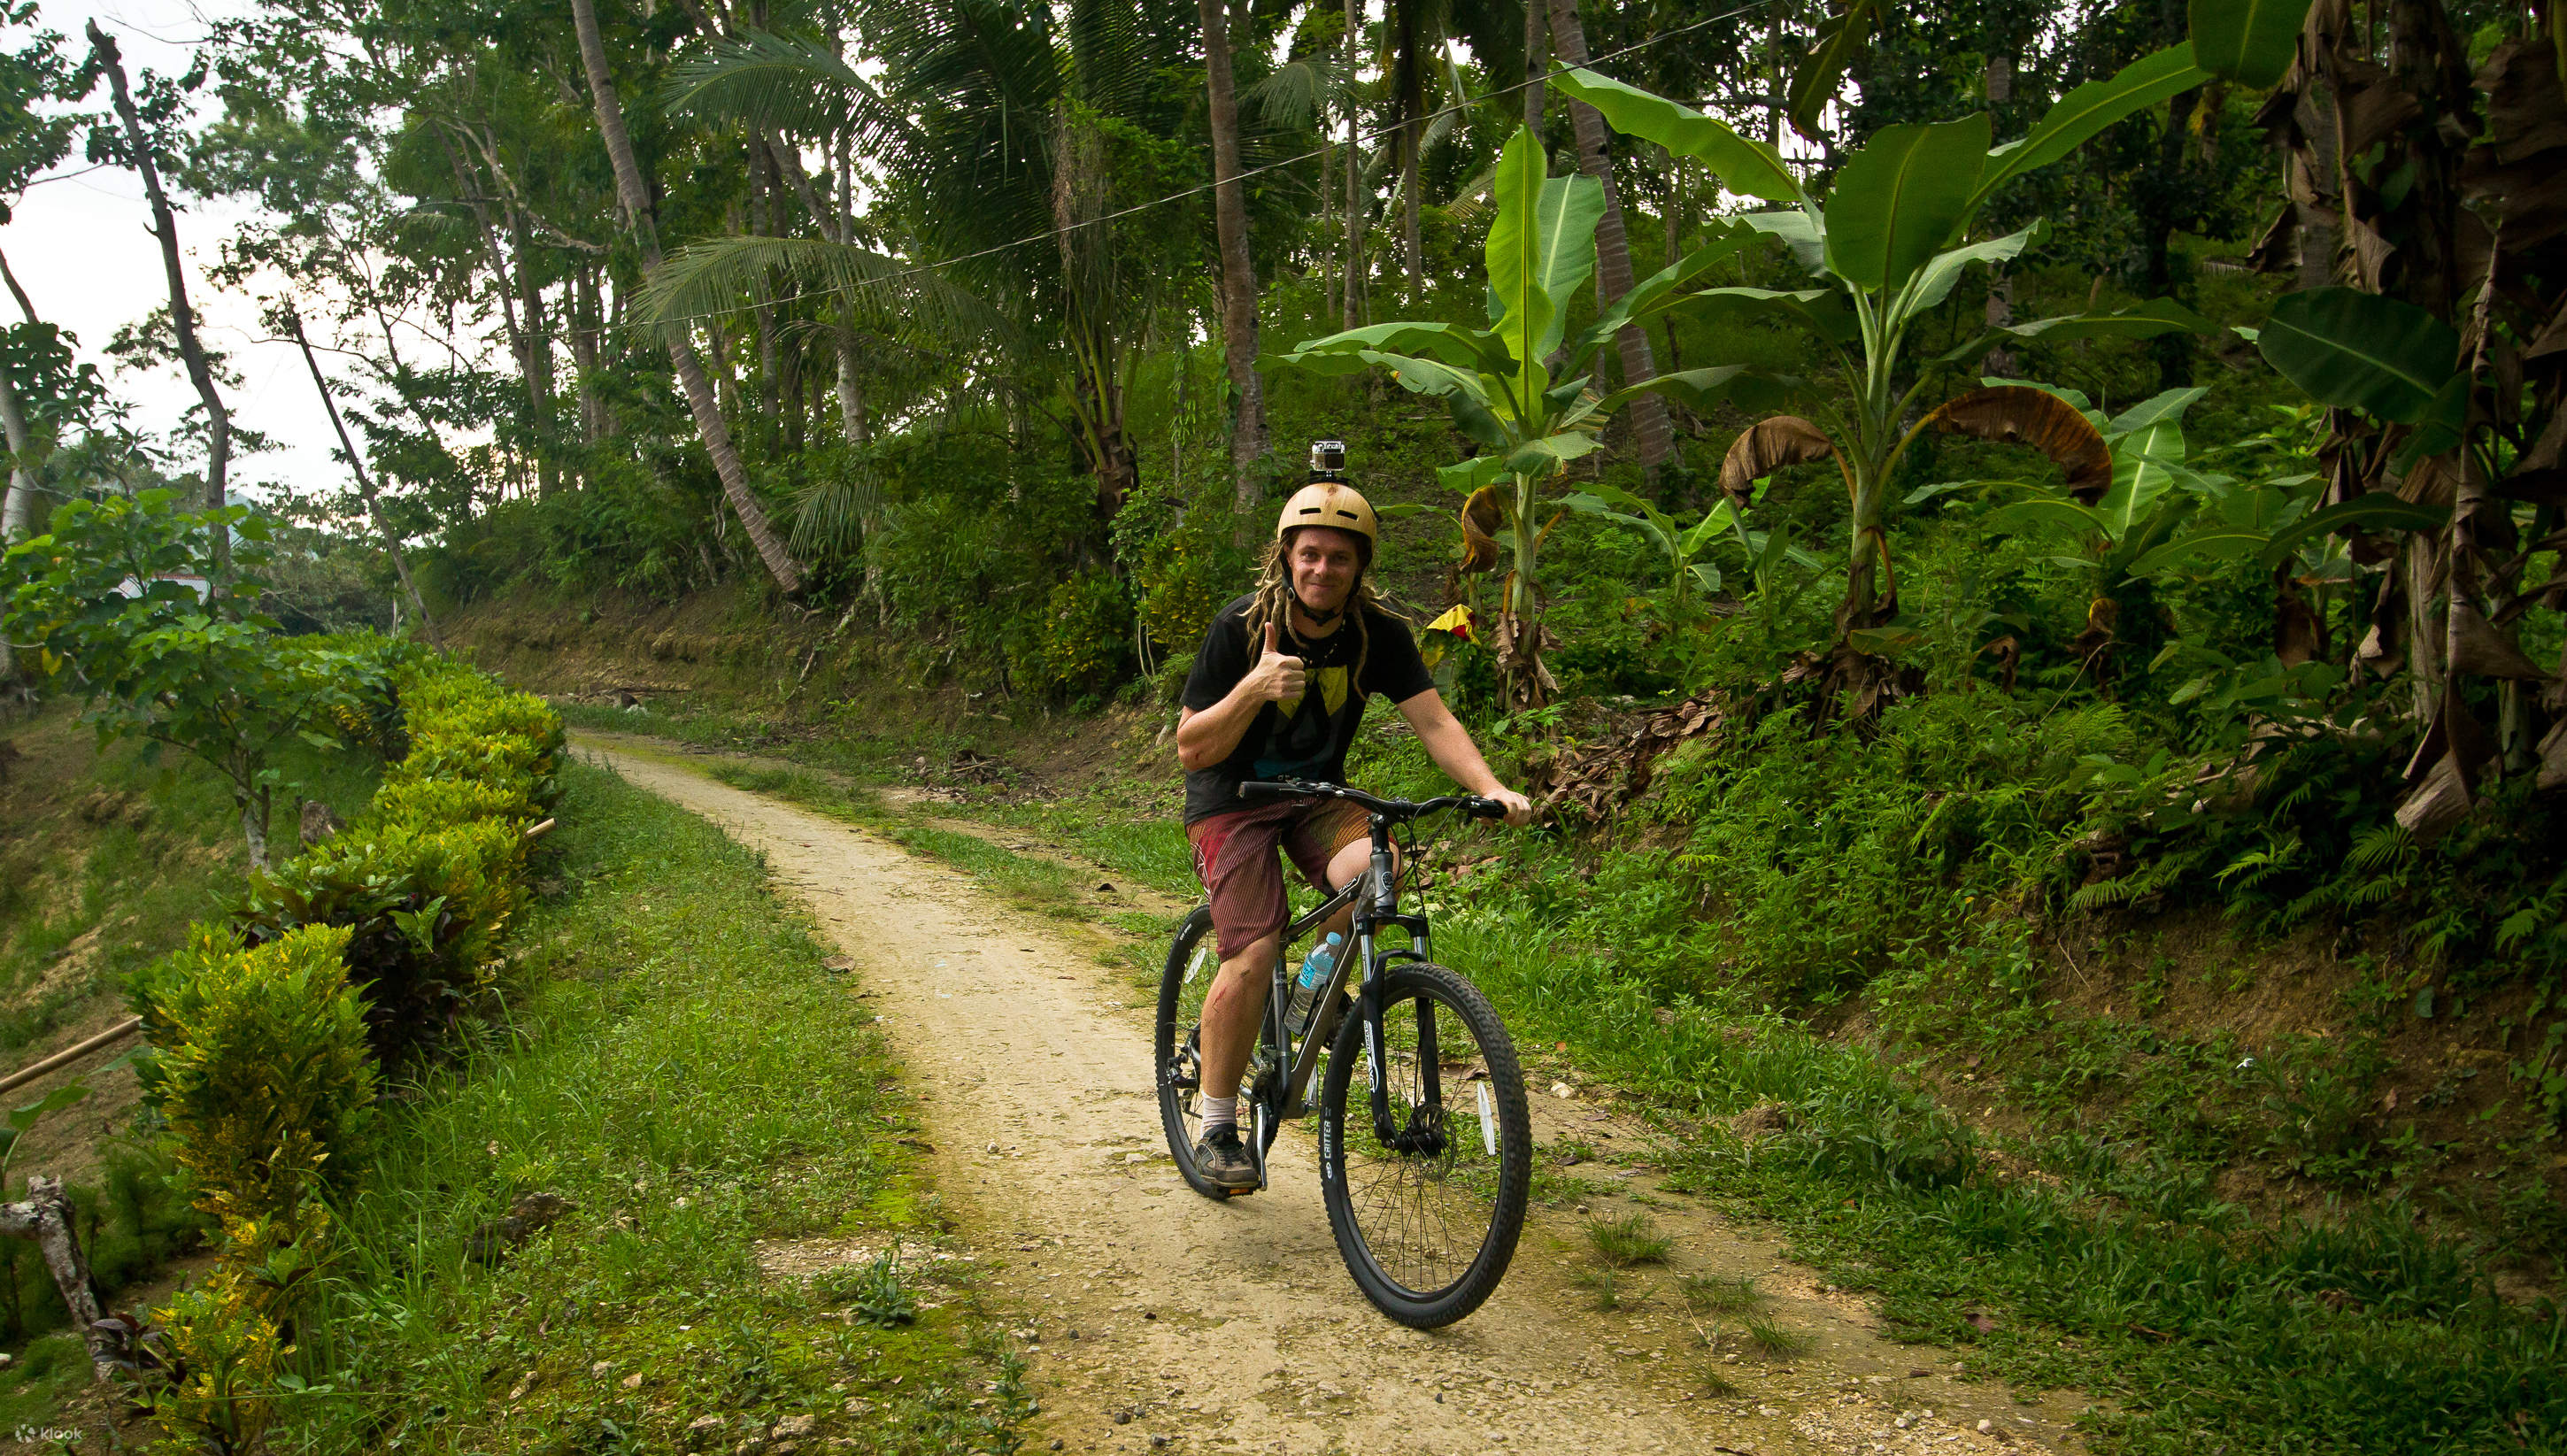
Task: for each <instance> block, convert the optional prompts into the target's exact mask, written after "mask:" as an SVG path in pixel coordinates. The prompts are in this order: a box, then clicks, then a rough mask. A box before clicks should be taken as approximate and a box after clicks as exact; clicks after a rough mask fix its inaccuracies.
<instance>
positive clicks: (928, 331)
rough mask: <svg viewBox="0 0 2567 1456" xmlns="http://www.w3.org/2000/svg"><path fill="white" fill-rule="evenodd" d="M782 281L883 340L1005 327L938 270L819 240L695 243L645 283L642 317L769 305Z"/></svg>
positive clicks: (958, 335)
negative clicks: (819, 294)
mask: <svg viewBox="0 0 2567 1456" xmlns="http://www.w3.org/2000/svg"><path fill="white" fill-rule="evenodd" d="M779 279H783V280H789V281H790V282H791V283H792V284H793V287H792V288H791V289H790V290H788V291H790V292H795V293H808V292H811V291H814V290H819V291H825V292H827V293H829V294H831V295H833V296H834V297H835V298H836V299H837V300H838V302H839V304H840V305H841V306H842V307H843V308H845V309H846V310H847V314H848V322H850V323H857V324H862V325H865V326H867V327H870V328H874V329H878V330H880V331H882V332H884V333H902V334H906V333H913V332H914V333H915V334H917V335H918V336H920V337H924V338H929V339H935V340H941V341H946V342H960V341H965V340H970V339H974V338H979V337H982V336H984V335H988V334H991V333H994V332H998V331H999V330H1002V329H1003V328H1004V327H1005V325H1004V324H1003V322H1002V321H1001V319H1000V317H999V315H998V311H997V310H995V309H993V308H991V307H990V306H989V304H987V303H986V302H984V301H983V300H982V299H981V298H980V297H979V296H978V295H976V294H973V293H971V292H969V291H967V290H965V289H962V288H958V287H956V286H955V285H954V284H953V283H951V282H949V281H947V280H946V279H945V278H944V277H943V276H942V275H941V273H940V272H939V271H938V270H935V269H922V268H920V267H919V266H918V265H916V264H914V263H910V262H907V261H904V260H903V259H900V258H895V257H891V256H889V255H887V254H884V253H878V252H875V251H874V250H873V249H871V248H865V247H857V246H853V245H851V244H846V243H833V242H829V241H826V240H824V239H821V238H815V237H722V238H710V239H707V240H706V241H703V242H697V243H690V244H688V245H687V246H685V247H683V248H680V249H679V250H678V251H677V252H676V253H675V254H673V255H671V256H670V258H669V260H668V262H667V263H665V264H664V265H662V267H661V269H660V271H659V272H657V273H654V274H652V275H651V277H650V278H649V280H648V281H646V282H645V283H644V284H643V287H642V299H641V304H642V316H643V318H644V319H646V320H648V321H650V322H652V323H663V324H665V323H675V322H678V321H680V320H684V319H690V318H699V317H703V316H705V315H709V314H721V313H729V312H733V311H735V310H737V309H741V308H744V307H747V306H749V305H751V304H756V303H764V302H770V301H772V300H773V299H774V298H775V297H776V291H775V286H774V285H775V282H776V281H777V280H779Z"/></svg>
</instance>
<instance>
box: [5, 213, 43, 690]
mask: <svg viewBox="0 0 2567 1456" xmlns="http://www.w3.org/2000/svg"><path fill="white" fill-rule="evenodd" d="M0 280H6V281H7V282H8V285H9V292H10V294H11V296H13V297H15V298H16V299H17V300H18V310H19V312H21V313H23V314H25V315H26V316H27V322H28V323H29V324H31V325H32V324H34V323H36V322H38V320H37V318H36V304H35V300H33V299H31V298H29V297H27V290H25V289H24V288H21V287H19V286H18V275H17V274H15V273H13V272H11V271H10V270H9V259H8V256H7V255H6V254H0ZM0 425H5V426H6V427H7V430H8V438H9V492H8V495H7V497H6V499H5V503H0V546H6V545H8V544H10V543H11V542H13V541H23V540H25V539H26V538H27V533H28V532H29V531H30V530H31V529H33V528H34V525H35V520H36V478H35V474H36V464H37V461H36V458H35V455H34V453H33V451H34V449H35V437H34V436H32V435H31V434H29V433H28V430H27V417H26V413H25V411H23V410H22V409H20V407H19V404H18V392H17V390H16V389H14V388H13V387H12V386H11V385H10V383H9V377H8V376H7V375H6V374H0ZM9 661H10V659H9V646H8V644H7V643H5V642H0V683H5V682H6V681H7V680H8V677H9Z"/></svg>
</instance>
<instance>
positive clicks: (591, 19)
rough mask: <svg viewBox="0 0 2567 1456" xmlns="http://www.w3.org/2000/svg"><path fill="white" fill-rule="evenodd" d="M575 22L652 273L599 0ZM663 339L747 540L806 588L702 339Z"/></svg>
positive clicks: (578, 11)
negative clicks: (751, 469) (733, 426)
mask: <svg viewBox="0 0 2567 1456" xmlns="http://www.w3.org/2000/svg"><path fill="white" fill-rule="evenodd" d="M571 22H572V24H573V25H574V26H575V27H576V28H577V29H578V31H579V56H580V62H581V64H582V66H583V67H584V68H585V69H586V71H587V72H588V92H589V96H590V98H591V100H592V101H593V102H594V103H595V105H596V108H597V131H598V136H599V138H600V140H602V141H603V142H604V143H605V144H606V154H607V158H608V160H610V161H611V162H613V163H614V166H615V186H616V191H617V194H618V195H619V196H620V197H621V198H622V199H623V203H624V214H625V221H626V222H627V224H628V225H630V226H631V227H632V229H633V239H634V243H635V245H636V246H637V247H638V248H639V249H640V250H641V253H642V267H643V271H645V272H646V273H656V272H658V271H659V269H660V262H661V258H660V234H659V229H658V227H657V226H656V225H655V224H654V222H653V219H652V214H651V188H650V185H649V184H648V183H647V182H646V181H645V180H644V179H643V176H642V165H641V162H640V161H639V160H637V159H636V158H635V156H634V154H633V138H632V136H631V135H630V134H629V133H627V132H626V131H625V130H624V104H623V102H622V101H621V100H620V99H619V98H618V97H617V95H616V92H615V77H614V75H613V73H612V72H610V71H609V70H608V68H607V64H606V41H605V38H604V37H603V36H602V35H601V34H600V32H599V30H598V26H597V0H571ZM662 337H663V339H664V340H665V341H666V342H667V345H668V349H669V363H670V364H671V366H673V367H674V368H675V369H676V370H677V373H678V383H679V384H680V386H681V387H682V388H684V389H685V391H686V394H687V408H688V410H689V411H690V412H691V413H693V414H694V416H695V417H696V431H697V433H698V434H699V435H700V436H702V437H703V438H704V442H705V450H706V452H707V453H709V454H711V455H712V456H713V469H714V471H715V472H717V473H718V474H719V475H720V476H721V483H722V494H723V495H724V496H725V497H727V498H728V499H729V501H730V506H731V510H732V511H733V512H734V513H735V514H737V515H738V516H739V523H740V527H741V528H742V529H743V530H745V531H747V532H748V539H749V544H750V545H752V546H754V547H756V548H757V558H758V560H760V561H762V562H764V563H766V571H767V574H768V575H769V576H771V577H773V578H774V579H775V584H776V586H778V587H779V588H781V589H782V590H783V591H784V592H785V594H786V595H788V596H789V595H791V594H793V593H795V592H798V591H800V590H801V589H802V568H801V565H800V564H799V563H797V562H796V561H795V560H794V559H793V555H792V553H791V552H790V551H788V550H786V549H785V545H784V541H783V538H782V537H779V536H778V535H776V534H775V529H774V527H773V526H771V525H769V524H768V523H767V520H766V512H765V511H764V510H763V509H761V508H760V507H759V506H758V503H757V497H756V496H755V495H753V494H751V493H750V491H749V488H748V471H747V469H746V467H744V466H743V465H741V463H740V459H739V449H738V447H737V446H736V445H734V444H733V443H732V442H731V437H730V427H729V426H728V425H726V424H725V423H723V420H722V415H721V406H720V404H719V402H717V401H716V400H714V398H713V385H712V383H711V382H710V381H709V380H707V379H706V377H705V366H704V362H703V361H702V360H700V359H698V358H697V357H696V346H695V345H694V344H693V343H691V342H689V340H688V338H687V335H686V332H685V330H684V328H683V327H682V326H680V325H676V324H671V325H667V326H664V329H663V333H662Z"/></svg>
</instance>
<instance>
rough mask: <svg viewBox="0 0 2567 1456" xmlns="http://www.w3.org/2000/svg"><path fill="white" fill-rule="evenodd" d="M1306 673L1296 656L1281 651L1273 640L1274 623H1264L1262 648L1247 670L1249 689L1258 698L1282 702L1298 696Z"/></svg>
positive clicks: (1305, 683)
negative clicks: (1254, 661) (1253, 664)
mask: <svg viewBox="0 0 2567 1456" xmlns="http://www.w3.org/2000/svg"><path fill="white" fill-rule="evenodd" d="M1308 677H1309V675H1308V674H1307V673H1305V672H1303V671H1302V668H1301V660H1300V659H1299V658H1296V657H1286V656H1284V655H1283V650H1282V649H1281V648H1280V647H1279V646H1278V645H1277V643H1276V634H1275V624H1274V623H1272V622H1269V623H1267V624H1266V651H1265V652H1264V653H1263V654H1262V655H1260V656H1259V658H1258V659H1257V666H1255V667H1253V668H1251V669H1249V671H1248V686H1249V691H1250V692H1251V693H1253V694H1254V695H1255V696H1256V697H1257V698H1258V699H1259V700H1260V701H1262V702H1266V703H1282V702H1284V701H1286V700H1289V699H1297V698H1299V697H1300V696H1301V694H1302V692H1303V690H1304V689H1305V688H1306V687H1307V684H1308Z"/></svg>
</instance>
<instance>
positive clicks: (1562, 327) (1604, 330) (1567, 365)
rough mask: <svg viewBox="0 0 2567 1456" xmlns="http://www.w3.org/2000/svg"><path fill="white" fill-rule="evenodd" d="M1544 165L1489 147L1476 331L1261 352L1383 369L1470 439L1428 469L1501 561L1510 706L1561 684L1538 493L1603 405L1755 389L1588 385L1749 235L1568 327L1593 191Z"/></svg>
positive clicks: (1409, 333) (1588, 257)
mask: <svg viewBox="0 0 2567 1456" xmlns="http://www.w3.org/2000/svg"><path fill="white" fill-rule="evenodd" d="M1549 170H1550V162H1549V158H1548V157H1547V156H1546V155H1545V154H1544V152H1543V148H1542V144H1541V143H1540V142H1539V141H1538V140H1537V139H1536V138H1535V136H1534V134H1533V132H1532V131H1531V129H1520V130H1519V131H1518V132H1517V133H1516V135H1515V137H1514V138H1513V139H1512V140H1510V141H1509V142H1508V143H1507V145H1506V148H1505V150H1504V151H1503V152H1502V153H1501V154H1500V156H1499V159H1498V166H1497V170H1496V172H1495V174H1494V176H1493V177H1492V190H1493V191H1494V193H1495V197H1496V202H1495V211H1494V214H1493V216H1492V217H1491V219H1490V223H1489V238H1488V246H1487V250H1486V265H1487V269H1488V277H1487V286H1488V301H1489V327H1487V328H1485V329H1475V328H1470V327H1467V326H1464V325H1460V324H1444V323H1390V324H1375V325H1373V326H1371V327H1370V328H1363V329H1351V330H1348V331H1346V332H1344V333H1341V334H1333V335H1330V336H1329V337H1327V338H1324V339H1314V340H1309V341H1306V342H1304V343H1302V344H1300V345H1298V346H1296V347H1295V348H1294V349H1293V350H1292V352H1291V353H1289V354H1287V355H1283V356H1282V357H1281V358H1280V359H1277V360H1273V361H1270V363H1271V364H1274V365H1288V366H1291V367H1294V368H1300V369H1307V370H1311V371H1313V372H1316V373H1320V374H1327V375H1350V374H1356V373H1360V372H1361V371H1363V370H1366V369H1376V368H1377V369H1386V370H1388V371H1389V372H1390V375H1391V378H1393V379H1395V380H1397V381H1398V382H1399V384H1400V386H1401V387H1402V388H1404V389H1406V390H1409V391H1411V392H1412V393H1415V394H1419V395H1424V396H1428V397H1431V398H1436V399H1441V400H1442V401H1443V402H1444V404H1445V406H1446V408H1447V409H1449V410H1450V411H1451V412H1452V414H1453V420H1454V423H1455V424H1456V426H1458V427H1459V429H1460V430H1461V432H1462V434H1463V435H1464V436H1465V437H1468V438H1469V439H1471V440H1472V441H1473V442H1474V443H1476V444H1477V445H1478V446H1479V447H1480V450H1481V453H1479V454H1478V455H1476V456H1474V457H1472V458H1470V459H1467V460H1463V461H1461V462H1459V463H1457V464H1454V465H1450V466H1447V467H1446V468H1445V469H1444V470H1443V471H1442V472H1441V474H1442V476H1443V478H1444V479H1445V480H1446V481H1447V483H1449V484H1451V485H1453V486H1455V487H1456V488H1457V489H1459V490H1460V491H1461V492H1462V493H1463V496H1464V499H1463V506H1462V510H1461V524H1462V534H1463V539H1464V543H1465V552H1466V554H1465V558H1464V561H1463V569H1464V570H1465V571H1485V570H1492V569H1494V568H1495V567H1497V566H1498V565H1500V564H1501V563H1502V560H1503V564H1505V565H1506V567H1507V570H1506V572H1505V575H1504V577H1503V578H1502V580H1501V583H1500V591H1499V604H1498V614H1497V622H1496V624H1495V626H1494V628H1493V630H1492V631H1491V632H1490V634H1489V637H1488V640H1487V645H1488V647H1489V648H1490V650H1491V651H1492V652H1493V653H1494V654H1495V656H1496V658H1497V664H1498V670H1499V674H1500V676H1501V678H1502V679H1503V681H1504V683H1505V685H1506V694H1507V699H1508V702H1509V704H1510V705H1511V706H1512V707H1514V708H1518V709H1524V708H1538V707H1541V706H1542V705H1544V704H1545V703H1548V702H1549V701H1550V700H1551V697H1552V694H1553V693H1554V692H1555V691H1557V686H1558V685H1557V684H1556V683H1555V682H1554V681H1553V679H1552V676H1551V672H1550V670H1549V668H1547V667H1546V666H1544V663H1543V656H1544V652H1545V649H1546V647H1547V646H1548V644H1549V642H1550V637H1549V634H1548V633H1547V632H1546V631H1545V629H1544V628H1543V625H1542V593H1541V591H1540V589H1539V587H1538V585H1537V578H1538V574H1539V569H1540V566H1541V556H1542V547H1543V542H1544V539H1545V537H1546V536H1547V534H1548V533H1549V531H1550V528H1551V525H1552V524H1553V523H1554V522H1556V521H1557V520H1558V519H1559V513H1560V510H1561V508H1562V507H1563V502H1561V501H1559V500H1557V499H1554V498H1551V497H1549V496H1547V495H1546V494H1545V490H1546V487H1548V486H1549V485H1550V483H1551V482H1552V481H1554V480H1555V479H1556V478H1557V477H1558V476H1559V475H1560V473H1561V471H1562V469H1563V467H1565V466H1566V465H1568V464H1569V462H1570V461H1572V460H1575V459H1578V458H1580V457H1581V456H1584V455H1586V454H1588V453H1590V452H1591V451H1593V450H1594V449H1595V448H1596V447H1597V440H1596V433H1597V432H1598V431H1599V430H1601V429H1602V428H1603V426H1604V422H1605V421H1606V420H1607V419H1609V418H1610V417H1611V415H1612V413H1613V411H1615V410H1616V409H1618V408H1620V407H1621V406H1623V405H1624V404H1627V403H1628V402H1630V401H1631V400H1633V399H1636V398H1638V397H1639V396H1640V395H1642V394H1644V393H1647V392H1650V391H1669V392H1676V393H1680V394H1683V395H1685V396H1686V397H1687V398H1690V399H1694V400H1696V401H1701V400H1705V399H1707V398H1711V397H1715V396H1719V395H1722V394H1723V393H1724V392H1734V391H1738V390H1747V391H1748V392H1749V393H1753V388H1752V386H1753V381H1751V380H1749V378H1748V377H1747V375H1746V374H1745V372H1744V371H1741V370H1738V369H1735V368H1729V369H1709V370H1689V371H1685V372H1682V373H1680V374H1672V375H1661V376H1659V377H1657V378H1654V379H1647V380H1640V381H1636V382H1632V383H1630V384H1628V385H1626V386H1625V387H1624V388H1622V389H1620V390H1617V391H1614V392H1613V393H1610V394H1605V393H1602V392H1600V391H1599V390H1598V389H1597V387H1596V385H1595V377H1594V365H1595V361H1596V357H1597V354H1598V352H1599V351H1600V350H1601V349H1602V348H1603V347H1604V346H1605V345H1606V344H1607V343H1609V342H1610V341H1611V340H1612V338H1613V336H1614V334H1615V333H1616V332H1617V331H1618V330H1620V329H1621V328H1622V327H1624V326H1625V325H1628V324H1635V323H1643V322H1646V321H1647V320H1650V319H1653V318H1655V317H1657V316H1658V315H1659V314H1660V313H1661V312H1663V311H1664V310H1665V309H1666V308H1667V307H1668V306H1669V305H1670V304H1671V303H1672V302H1673V301H1674V300H1675V299H1676V298H1677V297H1679V296H1680V290H1681V289H1682V288H1683V287H1684V285H1685V284H1686V283H1688V282H1690V281H1692V280H1693V279H1695V278H1697V277H1698V276H1699V275H1700V274H1701V273H1702V272H1703V270H1704V269H1706V268H1708V267H1710V266H1711V264H1712V263H1714V262H1716V261H1718V260H1719V259H1720V258H1723V257H1726V256H1728V255H1729V254H1731V253H1734V252H1736V251H1737V250H1738V249H1739V248H1741V247H1743V246H1744V245H1745V244H1746V243H1747V242H1748V241H1749V240H1750V238H1751V236H1752V235H1751V234H1749V233H1746V232H1744V231H1743V230H1738V229H1729V230H1725V231H1723V232H1722V233H1721V234H1720V235H1719V236H1717V237H1715V238H1714V239H1712V240H1711V241H1709V242H1707V243H1705V244H1704V245H1703V246H1702V247H1700V248H1698V249H1696V250H1695V251H1694V252H1692V253H1691V254H1688V255H1687V256H1685V257H1683V258H1680V259H1678V260H1676V261H1675V262H1673V263H1670V264H1669V265H1668V266H1667V267H1666V268H1665V269H1663V270H1662V271H1660V272H1659V273H1658V274H1656V275H1655V276H1654V277H1651V278H1649V279H1647V280H1645V281H1643V282H1641V283H1640V284H1638V285H1636V286H1635V287H1633V288H1632V289H1631V291H1630V292H1628V293H1626V294H1624V295H1623V296H1622V297H1620V298H1619V299H1616V300H1614V301H1613V302H1612V303H1611V304H1609V305H1605V306H1603V307H1601V308H1600V309H1599V310H1598V313H1597V317H1596V319H1595V321H1594V323H1592V324H1591V325H1589V326H1588V327H1587V328H1585V329H1583V330H1581V331H1580V332H1578V333H1577V334H1576V335H1575V336H1574V337H1571V336H1569V329H1568V325H1569V305H1570V302H1571V300H1572V299H1573V298H1574V297H1575V296H1576V294H1577V293H1578V291H1579V290H1580V289H1582V288H1584V287H1585V286H1586V284H1587V280H1588V279H1589V277H1590V276H1591V275H1592V274H1593V273H1594V270H1595V223H1596V220H1597V219H1598V218H1599V217H1601V216H1602V215H1603V211H1604V194H1603V189H1602V186H1601V184H1599V183H1598V182H1596V181H1595V180H1594V179H1593V178H1591V177H1587V176H1582V175H1572V176H1565V177H1555V176H1551V175H1549Z"/></svg>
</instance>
